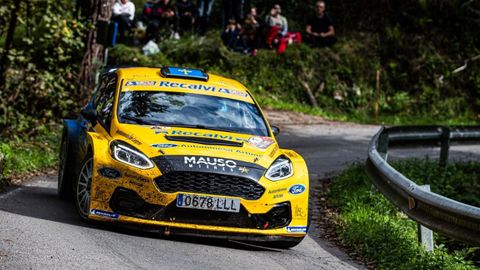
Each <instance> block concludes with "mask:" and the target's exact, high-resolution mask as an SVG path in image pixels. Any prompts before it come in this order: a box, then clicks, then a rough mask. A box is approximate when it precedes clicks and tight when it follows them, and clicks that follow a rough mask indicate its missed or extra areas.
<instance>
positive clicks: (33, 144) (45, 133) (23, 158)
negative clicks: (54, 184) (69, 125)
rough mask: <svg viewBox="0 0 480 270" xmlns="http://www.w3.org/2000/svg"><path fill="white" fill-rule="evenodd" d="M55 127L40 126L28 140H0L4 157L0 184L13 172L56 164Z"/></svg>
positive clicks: (57, 146) (25, 171)
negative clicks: (36, 132) (35, 133)
mask: <svg viewBox="0 0 480 270" xmlns="http://www.w3.org/2000/svg"><path fill="white" fill-rule="evenodd" d="M57 129H58V128H57V127H56V126H55V127H45V126H44V127H41V128H39V130H38V134H37V135H36V136H35V137H32V138H31V139H30V140H29V141H22V140H20V139H18V138H17V139H15V140H12V141H8V142H0V155H2V156H3V157H4V161H3V170H2V171H0V184H1V183H2V181H3V180H5V179H6V178H8V177H9V176H10V175H11V174H13V173H27V172H34V171H38V170H41V169H45V168H49V167H52V166H54V165H56V164H57V162H58V151H59V149H58V148H59V141H60V135H59V133H58V132H55V131H52V130H57Z"/></svg>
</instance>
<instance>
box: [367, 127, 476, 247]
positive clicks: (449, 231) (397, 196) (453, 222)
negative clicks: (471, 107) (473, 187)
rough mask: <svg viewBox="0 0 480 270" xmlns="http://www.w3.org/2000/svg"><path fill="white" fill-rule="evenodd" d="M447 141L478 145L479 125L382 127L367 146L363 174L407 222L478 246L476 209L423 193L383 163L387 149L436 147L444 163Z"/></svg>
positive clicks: (446, 158)
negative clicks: (414, 222)
mask: <svg viewBox="0 0 480 270" xmlns="http://www.w3.org/2000/svg"><path fill="white" fill-rule="evenodd" d="M450 142H457V143H472V142H474V143H480V126H478V127H473V126H464V127H460V126H459V127H445V126H400V127H390V128H385V127H382V128H381V129H380V131H379V132H378V133H377V134H376V135H375V136H374V137H373V138H372V140H371V141H370V144H369V147H368V159H367V163H366V166H367V173H368V175H369V176H370V179H371V180H372V182H373V183H374V184H375V186H376V187H377V188H378V189H379V190H380V191H381V192H382V193H383V195H384V196H385V197H386V198H387V199H388V200H390V201H391V202H392V203H394V204H395V205H396V206H397V207H399V208H400V209H401V210H402V211H403V212H405V213H406V214H407V215H408V216H409V217H410V218H411V219H413V220H415V221H417V222H418V223H420V224H422V225H424V226H425V227H428V228H430V229H432V230H434V231H436V232H438V233H441V234H444V235H447V236H450V237H452V238H455V239H458V240H463V241H466V242H470V243H476V244H478V243H480V208H479V207H474V206H471V205H467V204H464V203H461V202H458V201H455V200H452V199H449V198H446V197H444V196H441V195H439V194H436V193H433V192H429V191H426V190H424V189H422V188H421V187H420V186H419V185H417V184H416V183H414V182H413V181H411V180H410V179H408V178H406V177H405V176H404V175H402V174H401V173H400V172H398V171H397V170H395V169H394V168H393V167H392V166H390V165H389V164H388V163H387V157H388V147H389V146H393V145H397V146H411V145H437V146H438V145H440V147H441V150H440V163H441V164H443V165H445V164H446V162H447V160H448V152H449V147H450Z"/></svg>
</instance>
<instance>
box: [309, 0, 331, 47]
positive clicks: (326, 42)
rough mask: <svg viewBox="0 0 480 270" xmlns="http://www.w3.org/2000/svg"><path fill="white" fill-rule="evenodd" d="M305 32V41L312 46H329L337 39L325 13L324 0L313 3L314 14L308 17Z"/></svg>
mask: <svg viewBox="0 0 480 270" xmlns="http://www.w3.org/2000/svg"><path fill="white" fill-rule="evenodd" d="M305 32H306V33H307V39H306V42H307V43H309V44H311V45H312V46H313V47H323V46H331V45H333V44H334V43H335V42H336V41H337V39H336V38H335V29H334V27H333V23H332V19H330V17H329V16H328V14H326V13H325V2H324V1H317V3H316V4H315V14H314V15H312V16H311V17H310V18H308V21H307V26H306V29H305Z"/></svg>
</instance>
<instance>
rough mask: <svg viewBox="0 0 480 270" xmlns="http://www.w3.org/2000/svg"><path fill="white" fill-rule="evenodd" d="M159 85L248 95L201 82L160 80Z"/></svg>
mask: <svg viewBox="0 0 480 270" xmlns="http://www.w3.org/2000/svg"><path fill="white" fill-rule="evenodd" d="M158 86H159V87H166V88H182V89H188V90H196V91H201V92H216V93H223V94H228V95H234V96H239V97H245V98H246V97H248V94H247V93H245V92H242V91H238V90H234V89H228V88H224V87H216V86H207V85H203V84H190V83H176V82H167V81H160V83H159V84H158Z"/></svg>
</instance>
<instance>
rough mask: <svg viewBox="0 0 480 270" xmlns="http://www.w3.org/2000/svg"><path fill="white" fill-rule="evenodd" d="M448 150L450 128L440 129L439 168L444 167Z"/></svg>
mask: <svg viewBox="0 0 480 270" xmlns="http://www.w3.org/2000/svg"><path fill="white" fill-rule="evenodd" d="M449 150H450V128H449V127H442V135H441V138H440V166H442V167H445V166H446V165H447V161H448V151H449Z"/></svg>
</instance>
